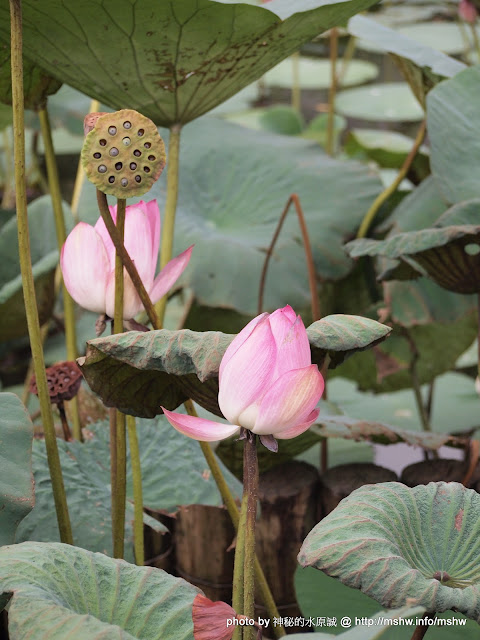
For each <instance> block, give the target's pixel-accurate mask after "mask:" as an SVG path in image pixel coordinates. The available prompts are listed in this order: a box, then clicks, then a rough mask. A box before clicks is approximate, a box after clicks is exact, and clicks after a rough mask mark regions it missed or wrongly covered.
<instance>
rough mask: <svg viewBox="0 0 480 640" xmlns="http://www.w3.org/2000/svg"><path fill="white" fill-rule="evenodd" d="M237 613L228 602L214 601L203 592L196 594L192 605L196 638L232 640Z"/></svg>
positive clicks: (197, 639) (194, 635) (198, 639)
mask: <svg viewBox="0 0 480 640" xmlns="http://www.w3.org/2000/svg"><path fill="white" fill-rule="evenodd" d="M236 617H237V614H236V613H235V611H234V610H233V609H232V607H231V606H230V605H229V604H227V603H226V602H222V601H217V602H212V601H211V600H209V599H208V598H206V597H205V596H204V595H203V594H201V593H199V594H198V595H196V596H195V599H194V601H193V607H192V620H193V637H194V638H195V640H230V639H231V638H232V636H233V632H234V631H235V625H234V624H233V621H234V620H235V618H236Z"/></svg>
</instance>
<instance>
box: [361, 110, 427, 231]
mask: <svg viewBox="0 0 480 640" xmlns="http://www.w3.org/2000/svg"><path fill="white" fill-rule="evenodd" d="M426 129H427V121H426V120H423V122H422V124H421V125H420V128H419V129H418V132H417V135H416V137H415V141H414V143H413V146H412V148H411V149H410V152H409V153H408V155H407V157H406V158H405V161H404V163H403V165H402V167H401V169H400V171H399V172H398V174H397V177H396V178H395V180H394V181H393V182H392V184H390V185H389V186H388V187H387V188H386V189H384V190H383V191H382V192H381V193H380V194H379V195H378V196H377V197H376V198H375V200H374V202H373V204H372V206H371V207H370V209H369V210H368V211H367V213H366V214H365V217H364V218H363V220H362V223H361V225H360V228H359V229H358V233H357V238H365V236H366V235H367V232H368V230H369V228H370V226H371V224H372V222H373V221H374V219H375V216H376V215H377V213H378V210H379V209H380V207H381V206H382V204H383V203H384V202H385V201H386V200H388V198H390V196H391V195H393V194H394V193H395V191H396V190H397V188H398V187H399V185H400V183H401V182H402V180H403V179H404V178H405V176H406V175H407V173H408V171H409V169H410V167H411V166H412V162H413V161H414V159H415V156H416V155H417V152H418V150H419V148H420V145H421V144H422V142H423V139H424V137H425V132H426Z"/></svg>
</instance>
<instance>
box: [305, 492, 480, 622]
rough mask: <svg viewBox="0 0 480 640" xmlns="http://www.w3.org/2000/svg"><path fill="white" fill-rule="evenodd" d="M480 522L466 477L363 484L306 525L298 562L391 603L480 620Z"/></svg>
mask: <svg viewBox="0 0 480 640" xmlns="http://www.w3.org/2000/svg"><path fill="white" fill-rule="evenodd" d="M479 523H480V495H479V494H478V493H477V492H476V491H473V490H471V489H465V487H464V486H463V485H461V484H458V483H455V482H451V483H445V482H437V483H434V482H431V483H430V484H428V485H427V486H425V485H419V486H418V487H414V488H412V489H410V488H407V487H406V486H405V485H402V484H400V483H397V482H388V483H383V484H376V485H366V486H364V487H362V488H360V489H357V490H356V491H354V492H353V493H352V494H350V496H348V498H345V499H344V500H343V501H342V502H341V503H340V505H339V506H338V507H337V508H336V509H335V510H334V511H332V513H330V514H329V515H328V516H327V517H326V518H324V519H323V520H322V521H321V522H320V523H319V524H318V525H317V526H316V527H315V528H314V529H313V530H312V531H311V532H310V533H309V535H308V536H307V538H306V539H305V541H304V543H303V545H302V548H301V550H300V554H299V562H300V564H301V565H302V566H314V567H316V568H317V569H321V570H322V571H324V572H325V573H327V574H328V575H331V576H333V577H336V578H338V579H339V580H341V581H342V582H343V583H344V584H347V585H348V586H351V587H355V588H357V589H361V590H362V591H363V592H364V593H366V594H367V595H369V596H371V597H372V598H374V599H375V600H377V601H378V602H380V603H381V604H382V605H384V606H386V607H399V606H404V605H405V604H406V603H407V601H408V602H409V603H410V604H413V603H414V604H417V605H420V606H422V607H425V609H426V610H427V611H429V612H432V613H433V612H435V613H436V612H442V611H447V610H449V609H455V610H456V611H460V612H461V613H464V614H465V615H466V616H467V617H469V618H473V619H474V620H477V622H478V621H480V592H479V584H480V570H479V568H478V563H477V555H478V548H477V547H478V545H480V538H479V528H480V524H479Z"/></svg>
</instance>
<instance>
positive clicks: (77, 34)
mask: <svg viewBox="0 0 480 640" xmlns="http://www.w3.org/2000/svg"><path fill="white" fill-rule="evenodd" d="M372 4H374V0H343V1H340V2H337V3H336V4H335V5H331V4H326V3H325V2H324V0H313V1H312V0H297V2H295V3H294V4H292V3H285V2H280V3H279V2H274V3H273V5H272V4H271V3H267V4H265V5H262V6H253V5H249V4H246V3H235V4H230V3H225V2H213V1H211V0H167V1H165V2H161V3H156V4H155V5H154V6H153V7H152V6H151V5H150V3H133V4H132V3H120V4H115V6H110V5H105V3H104V2H103V1H102V0H94V1H93V2H90V3H89V4H88V6H86V5H84V4H82V3H74V4H68V5H65V3H64V2H63V0H45V2H42V6H41V7H39V6H38V3H37V2H36V0H25V1H24V2H23V3H22V9H23V47H24V51H25V55H27V56H28V55H30V56H31V58H32V59H33V60H35V61H36V63H37V64H39V65H40V66H41V67H42V68H44V69H45V70H46V71H47V72H49V73H51V74H52V75H53V76H54V77H56V78H58V79H60V80H62V81H64V82H66V83H67V84H69V85H71V86H73V87H75V88H76V89H78V90H80V91H83V92H84V93H88V94H89V95H91V96H92V97H95V98H97V99H98V100H100V101H101V102H105V103H106V104H108V105H109V106H111V107H112V108H114V109H122V108H124V107H125V106H126V105H128V107H129V108H131V109H136V110H138V111H140V112H141V113H143V115H145V116H147V117H149V118H151V119H152V120H153V121H154V122H156V123H157V124H160V125H163V126H170V125H172V124H174V123H183V124H185V123H187V122H190V121H191V120H193V119H195V118H197V117H198V116H200V115H202V114H203V113H206V112H207V111H209V110H210V109H213V108H214V107H216V106H217V105H219V104H220V103H222V102H224V101H225V100H226V99H227V98H230V97H231V96H232V95H234V94H235V93H236V92H237V91H239V90H240V89H242V88H243V87H245V86H247V85H249V84H250V83H251V82H253V81H254V80H256V79H258V78H260V77H261V76H262V75H263V74H264V73H265V72H266V71H267V70H268V69H270V68H271V67H273V66H274V65H275V64H277V63H278V62H280V61H281V60H282V59H283V58H285V57H286V56H288V55H290V54H291V53H293V52H294V51H297V50H298V48H299V46H300V45H301V44H303V43H304V42H308V41H309V40H311V39H312V38H313V37H314V36H316V35H318V34H319V33H321V32H322V31H325V30H327V29H329V28H330V27H333V26H335V25H337V24H339V23H341V22H343V21H345V20H346V19H347V18H348V17H350V16H351V15H353V14H355V13H357V12H358V11H363V10H364V9H367V8H368V7H369V6H370V5H372ZM66 25H68V27H66ZM0 35H1V36H2V38H3V39H4V40H5V41H8V40H9V11H8V5H6V4H5V3H4V4H3V5H2V6H1V7H0ZM92 43H95V46H93V45H92ZM99 60H100V61H101V62H99ZM120 77H121V81H119V78H120Z"/></svg>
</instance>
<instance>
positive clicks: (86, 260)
mask: <svg viewBox="0 0 480 640" xmlns="http://www.w3.org/2000/svg"><path fill="white" fill-rule="evenodd" d="M60 265H61V268H62V273H63V280H64V282H65V286H66V288H67V291H68V292H69V294H70V295H71V296H72V298H73V299H74V300H75V302H77V303H78V304H79V305H80V306H81V307H83V308H84V309H88V310H89V311H94V312H95V313H104V312H105V294H106V287H107V280H108V273H109V260H108V256H107V252H106V250H105V247H104V245H103V241H102V239H101V237H100V236H99V235H98V234H97V233H96V231H95V229H94V228H93V227H91V226H90V225H89V224H86V223H85V222H80V223H79V224H77V226H76V227H75V228H74V229H73V231H72V232H71V233H70V234H69V236H68V238H67V239H66V241H65V244H64V245H63V247H62V252H61V255H60Z"/></svg>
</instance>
